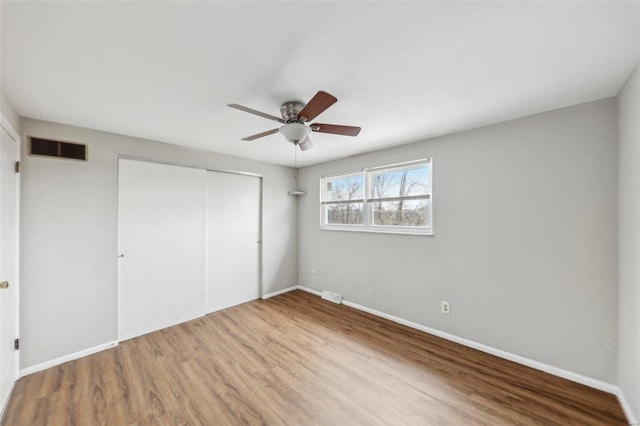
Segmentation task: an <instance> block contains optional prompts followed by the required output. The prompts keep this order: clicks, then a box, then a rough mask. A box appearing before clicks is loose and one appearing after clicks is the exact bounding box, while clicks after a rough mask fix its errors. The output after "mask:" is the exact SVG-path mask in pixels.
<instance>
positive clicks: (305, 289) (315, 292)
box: [296, 285, 322, 297]
mask: <svg viewBox="0 0 640 426" xmlns="http://www.w3.org/2000/svg"><path fill="white" fill-rule="evenodd" d="M296 287H297V289H298V290H302V291H306V292H307V293H311V294H315V295H316V296H320V297H322V292H321V291H318V290H314V289H312V288H309V287H305V286H303V285H299V286H296Z"/></svg>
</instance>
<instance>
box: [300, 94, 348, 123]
mask: <svg viewBox="0 0 640 426" xmlns="http://www.w3.org/2000/svg"><path fill="white" fill-rule="evenodd" d="M336 102H338V99H336V98H335V96H333V95H330V94H328V93H327V92H323V91H322V90H321V91H319V92H318V93H316V95H315V96H314V97H313V98H311V100H310V101H309V103H308V104H306V105H305V106H304V108H302V111H300V112H299V113H298V115H297V117H298V120H302V121H309V120H313V119H314V118H316V117H317V116H319V115H320V114H322V113H323V112H324V111H325V110H326V109H327V108H329V107H330V106H331V105H333V104H335V103H336Z"/></svg>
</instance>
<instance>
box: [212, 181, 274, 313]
mask: <svg viewBox="0 0 640 426" xmlns="http://www.w3.org/2000/svg"><path fill="white" fill-rule="evenodd" d="M260 203H261V197H260V178H259V177H255V176H246V175H239V174H232V173H222V172H211V171H210V172H207V307H206V310H207V313H208V312H213V311H217V310H220V309H224V308H227V307H229V306H234V305H237V304H240V303H244V302H248V301H251V300H255V299H258V298H259V297H260Z"/></svg>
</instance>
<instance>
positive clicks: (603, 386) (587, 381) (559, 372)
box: [262, 285, 640, 426]
mask: <svg viewBox="0 0 640 426" xmlns="http://www.w3.org/2000/svg"><path fill="white" fill-rule="evenodd" d="M293 290H302V291H306V292H307V293H311V294H313V295H316V296H319V297H322V292H320V291H318V290H314V289H312V288H309V287H305V286H303V285H296V286H291V287H287V288H284V289H282V290H279V291H276V292H273V293H269V294H265V295H264V296H262V298H263V299H267V298H269V297H273V296H278V295H280V294H284V293H288V292H290V291H293ZM342 304H343V305H346V306H349V307H351V308H354V309H358V310H360V311H363V312H367V313H369V314H371V315H375V316H377V317H380V318H385V319H388V320H389V321H393V322H395V323H398V324H402V325H405V326H407V327H411V328H413V329H415V330H419V331H422V332H424V333H428V334H431V335H434V336H437V337H440V338H442V339H446V340H449V341H451V342H455V343H458V344H460V345H463V346H467V347H470V348H473V349H477V350H479V351H482V352H485V353H488V354H491V355H494V356H497V357H498V358H502V359H506V360H509V361H513V362H515V363H518V364H521V365H524V366H527V367H530V368H533V369H536V370H540V371H544V372H545V373H549V374H552V375H554V376H557V377H561V378H563V379H567V380H571V381H572V382H576V383H580V384H583V385H585V386H589V387H590V388H594V389H598V390H601V391H603V392H606V393H609V394H612V395H615V396H616V397H617V398H618V402H619V403H620V406H621V407H622V411H623V412H624V414H625V416H626V418H627V422H628V423H629V425H630V426H640V423H638V420H637V418H636V417H635V415H634V413H633V411H632V410H631V406H630V405H629V403H628V402H627V400H626V399H625V397H624V394H623V392H622V389H620V388H619V387H618V386H616V385H613V384H611V383H607V382H603V381H602V380H597V379H593V378H591V377H587V376H583V375H582V374H578V373H574V372H572V371H568V370H564V369H562V368H558V367H554V366H552V365H549V364H545V363H543V362H540V361H535V360H533V359H530V358H526V357H523V356H520V355H516V354H512V353H510V352H507V351H504V350H502V349H498V348H494V347H492V346H488V345H485V344H482V343H478V342H474V341H473V340H468V339H465V338H463V337H458V336H455V335H453V334H449V333H445V332H443V331H439V330H436V329H433V328H431V327H427V326H424V325H421V324H418V323H415V322H412V321H408V320H405V319H402V318H399V317H396V316H394V315H389V314H385V313H384V312H380V311H377V310H375V309H371V308H367V307H366V306H362V305H358V304H357V303H353V302H349V301H348V300H343V301H342Z"/></svg>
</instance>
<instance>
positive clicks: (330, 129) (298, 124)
mask: <svg viewBox="0 0 640 426" xmlns="http://www.w3.org/2000/svg"><path fill="white" fill-rule="evenodd" d="M337 101H338V99H336V98H335V96H332V95H330V94H328V93H327V92H323V91H322V90H321V91H319V92H318V93H316V95H315V96H314V97H313V98H311V100H310V101H309V103H307V104H306V105H305V104H304V103H302V102H298V101H288V102H285V103H283V104H282V106H281V107H280V114H281V115H282V118H280V117H276V116H275V115H270V114H266V113H264V112H260V111H256V110H255V109H251V108H247V107H245V106H242V105H238V104H228V105H227V106H229V107H231V108H235V109H239V110H240V111H244V112H248V113H250V114H255V115H258V116H260V117H264V118H267V119H269V120H273V121H277V122H278V123H282V124H284V126H282V127H279V128H277V129H273V130H267V131H266V132H262V133H258V134H257V135H252V136H247V137H246V138H242V140H243V141H252V140H254V139H258V138H262V137H264V136H268V135H272V134H274V133H278V132H279V133H282V134H283V135H284V137H285V138H286V139H287V140H288V141H289V142H291V143H292V144H294V145H297V146H299V147H300V149H301V150H303V151H306V150H308V149H310V148H312V147H313V144H312V143H311V139H309V133H311V132H319V133H332V134H334V135H344V136H357V135H358V133H360V127H354V126H341V125H338V124H324V123H313V124H311V125H307V124H306V123H307V122H308V121H311V120H313V119H314V118H316V117H317V116H319V115H320V114H322V113H323V112H324V111H325V110H326V109H327V108H329V107H330V106H331V105H333V104H335V103H336V102H337Z"/></svg>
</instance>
